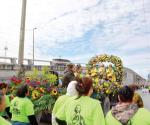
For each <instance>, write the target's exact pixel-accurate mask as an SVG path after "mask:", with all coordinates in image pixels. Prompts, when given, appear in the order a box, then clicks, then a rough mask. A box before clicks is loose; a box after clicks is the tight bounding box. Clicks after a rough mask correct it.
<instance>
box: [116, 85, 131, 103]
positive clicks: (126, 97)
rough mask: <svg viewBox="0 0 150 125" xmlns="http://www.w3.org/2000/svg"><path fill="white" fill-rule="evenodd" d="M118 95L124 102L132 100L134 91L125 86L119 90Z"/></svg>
mask: <svg viewBox="0 0 150 125" xmlns="http://www.w3.org/2000/svg"><path fill="white" fill-rule="evenodd" d="M118 95H119V97H120V100H121V101H122V102H132V98H133V95H134V91H133V90H132V89H131V88H129V87H128V86H124V87H122V88H121V89H120V90H119V92H118Z"/></svg>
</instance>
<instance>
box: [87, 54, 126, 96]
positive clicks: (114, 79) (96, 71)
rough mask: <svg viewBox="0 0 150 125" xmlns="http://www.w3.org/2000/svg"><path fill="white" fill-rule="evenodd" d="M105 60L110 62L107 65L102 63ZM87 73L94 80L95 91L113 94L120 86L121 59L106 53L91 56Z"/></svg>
mask: <svg viewBox="0 0 150 125" xmlns="http://www.w3.org/2000/svg"><path fill="white" fill-rule="evenodd" d="M106 62H107V63H110V64H109V66H107V67H105V66H104V64H103V63H106ZM112 64H113V65H112ZM87 75H89V76H91V77H92V79H93V81H94V84H93V87H94V92H95V93H98V94H103V95H110V94H112V95H114V94H116V93H117V91H118V89H119V88H120V87H121V86H122V85H121V83H122V78H123V64H122V60H121V59H120V58H119V57H117V56H113V55H107V54H103V55H98V56H95V57H92V58H91V59H90V61H89V63H88V64H87Z"/></svg>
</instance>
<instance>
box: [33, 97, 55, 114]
mask: <svg viewBox="0 0 150 125" xmlns="http://www.w3.org/2000/svg"><path fill="white" fill-rule="evenodd" d="M55 101H56V98H53V96H51V95H44V96H42V97H41V98H40V99H38V100H36V101H34V102H33V103H34V109H35V114H39V113H41V112H42V111H49V112H52V109H53V106H54V104H55Z"/></svg>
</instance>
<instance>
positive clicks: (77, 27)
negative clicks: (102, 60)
mask: <svg viewBox="0 0 150 125" xmlns="http://www.w3.org/2000/svg"><path fill="white" fill-rule="evenodd" d="M144 1H145V4H144V5H145V12H146V13H145V16H144V10H143V0H138V1H137V0H126V1H121V0H113V1H110V0H61V1H60V0H28V1H27V16H26V38H25V57H26V58H32V29H33V28H34V27H37V30H36V31H35V44H36V50H35V51H36V55H35V56H36V58H42V59H51V58H52V57H51V56H50V55H49V54H46V52H47V50H48V49H51V47H57V46H58V45H60V44H64V43H67V42H68V43H69V42H71V41H72V40H74V39H77V38H82V37H83V36H84V35H85V33H86V32H87V31H90V30H94V32H95V34H93V36H92V37H91V38H90V40H91V42H92V43H93V46H95V47H97V48H98V50H97V51H96V50H95V53H90V50H89V52H87V54H79V55H78V56H74V58H71V57H70V56H68V58H70V59H72V60H73V61H79V62H85V61H87V60H88V58H89V57H91V56H92V55H94V54H98V53H103V52H105V53H110V54H111V53H113V54H117V55H118V56H121V57H123V58H124V62H125V65H127V66H131V68H132V67H133V68H134V69H136V66H135V67H134V66H133V65H137V70H139V71H138V72H141V73H142V72H144V73H145V72H146V71H145V67H144V66H143V65H144V64H145V65H148V64H149V62H146V61H142V60H144V58H147V57H149V53H147V51H146V52H145V53H144V52H142V54H141V55H140V54H139V53H140V52H139V53H134V54H133V53H132V54H131V56H130V57H129V55H128V54H127V52H128V51H130V50H132V51H133V50H138V49H142V48H146V47H147V48H148V47H149V46H150V41H149V39H150V36H149V34H148V32H150V31H149V29H150V7H149V5H150V1H149V0H144ZM21 2H22V1H21V0H13V1H12V0H0V3H1V4H0V16H1V21H0V55H1V56H3V55H4V49H3V48H4V46H5V44H6V41H7V44H8V49H9V50H8V56H15V57H17V56H18V43H19V28H20V16H21V4H22V3H21ZM144 18H145V20H144ZM96 26H97V29H94V28H95V27H96ZM98 26H100V27H98ZM87 44H88V43H87ZM40 46H42V49H43V48H44V47H45V49H44V50H42V51H41V48H40ZM57 48H58V51H59V47H57ZM60 48H61V46H60ZM64 49H65V48H64ZM111 49H113V50H115V51H114V52H112V51H111ZM78 50H79V48H78ZM117 50H118V52H116V51H117ZM43 52H44V55H43ZM138 56H139V57H140V58H141V60H139V61H137V62H134V60H136V59H138ZM131 60H132V63H131V62H130V61H131ZM129 62H130V63H129ZM140 65H142V68H141V69H140V68H138V66H140ZM142 69H143V71H140V70H142Z"/></svg>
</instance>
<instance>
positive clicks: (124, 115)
mask: <svg viewBox="0 0 150 125" xmlns="http://www.w3.org/2000/svg"><path fill="white" fill-rule="evenodd" d="M133 96H134V92H133V91H132V90H131V89H130V88H129V87H128V86H125V87H123V88H121V89H120V90H119V96H118V98H119V103H118V104H117V105H116V106H115V107H113V108H112V110H111V111H109V112H108V114H107V116H106V125H150V112H149V111H148V110H146V109H144V108H139V107H138V105H137V104H135V103H132V98H133Z"/></svg>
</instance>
